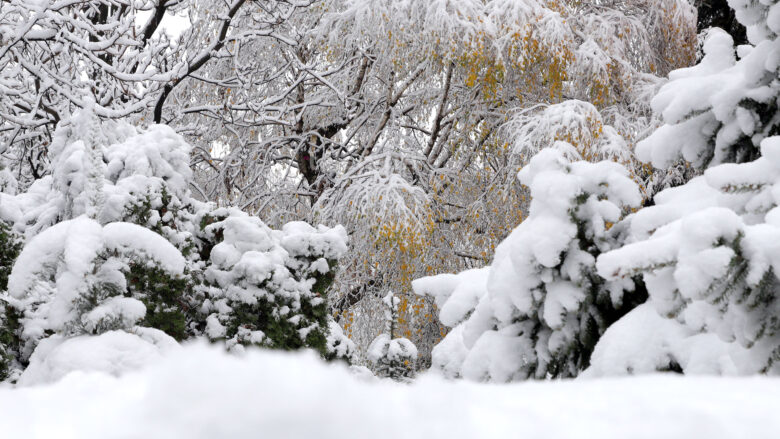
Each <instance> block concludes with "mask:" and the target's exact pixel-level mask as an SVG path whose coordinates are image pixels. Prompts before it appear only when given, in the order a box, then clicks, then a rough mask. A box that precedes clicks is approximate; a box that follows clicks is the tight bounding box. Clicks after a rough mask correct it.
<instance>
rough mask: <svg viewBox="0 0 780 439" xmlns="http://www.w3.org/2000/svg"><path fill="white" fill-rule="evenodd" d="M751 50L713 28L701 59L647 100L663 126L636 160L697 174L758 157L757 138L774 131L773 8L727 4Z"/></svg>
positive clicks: (778, 20)
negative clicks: (680, 163)
mask: <svg viewBox="0 0 780 439" xmlns="http://www.w3.org/2000/svg"><path fill="white" fill-rule="evenodd" d="M729 4H730V6H731V7H732V8H734V9H735V11H736V17H737V19H738V20H739V21H740V22H741V23H742V24H743V25H745V26H746V27H747V30H748V32H747V34H748V39H749V40H750V42H751V44H752V45H753V46H748V45H745V46H739V47H737V48H736V50H735V48H734V41H733V39H732V37H731V36H730V35H729V34H728V33H726V32H725V31H723V30H721V29H718V28H715V29H713V30H711V31H710V32H709V35H708V36H707V38H706V41H705V43H704V47H703V50H704V58H703V59H702V61H701V62H700V63H699V64H697V65H695V66H693V67H690V68H686V69H680V70H675V71H673V72H672V73H670V74H669V79H670V81H669V82H668V83H667V84H666V85H665V86H664V87H663V88H661V90H660V92H659V93H658V94H657V95H656V97H655V98H654V99H653V101H652V107H653V111H655V112H656V113H657V114H660V115H661V116H662V118H663V121H664V125H663V126H661V127H660V128H659V129H658V130H657V131H655V132H654V133H653V134H652V135H651V136H650V137H648V138H647V139H645V140H644V141H642V142H640V143H639V145H638V147H637V155H638V157H639V159H640V160H642V161H644V162H647V163H652V164H653V165H654V166H656V167H658V168H662V169H666V168H668V167H669V166H670V165H672V164H673V162H675V161H677V160H678V159H679V158H683V159H685V160H686V161H688V162H690V163H691V164H692V165H693V166H694V167H696V168H698V169H704V168H706V167H707V166H710V165H718V164H721V163H742V162H748V161H751V160H755V159H756V158H757V157H758V156H759V145H760V143H761V141H762V140H763V139H765V138H766V137H768V136H771V135H775V134H777V133H778V131H779V130H780V120H778V118H777V112H778V97H780V81H778V79H777V78H778V74H779V73H780V41H779V40H778V32H780V4H778V3H777V2H776V1H769V0H762V1H753V0H730V1H729Z"/></svg>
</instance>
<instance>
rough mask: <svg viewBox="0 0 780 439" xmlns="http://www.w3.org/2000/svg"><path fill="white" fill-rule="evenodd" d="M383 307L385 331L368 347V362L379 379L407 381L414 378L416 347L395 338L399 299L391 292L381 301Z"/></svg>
mask: <svg viewBox="0 0 780 439" xmlns="http://www.w3.org/2000/svg"><path fill="white" fill-rule="evenodd" d="M382 303H383V304H384V305H385V331H386V332H383V333H382V334H379V335H378V336H377V337H376V338H375V339H374V341H373V342H371V345H370V346H369V347H368V361H369V362H370V363H371V366H372V367H373V369H374V373H376V375H377V376H380V377H386V378H392V379H394V380H398V381H405V380H409V379H411V378H412V377H413V376H414V366H415V363H416V361H417V347H416V346H415V345H414V343H412V342H411V341H409V339H407V338H404V337H396V334H397V329H396V321H397V319H398V304H399V303H401V299H400V298H399V297H397V296H396V295H395V294H393V292H392V291H391V292H389V293H387V295H386V296H385V297H384V298H383V299H382Z"/></svg>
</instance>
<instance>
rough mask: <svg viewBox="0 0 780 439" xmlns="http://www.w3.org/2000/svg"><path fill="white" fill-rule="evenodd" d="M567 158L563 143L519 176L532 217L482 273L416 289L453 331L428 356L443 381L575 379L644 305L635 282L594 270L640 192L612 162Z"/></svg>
mask: <svg viewBox="0 0 780 439" xmlns="http://www.w3.org/2000/svg"><path fill="white" fill-rule="evenodd" d="M571 150H572V147H571V145H568V144H565V143H562V142H559V143H557V144H555V148H547V149H544V150H542V151H541V152H539V153H538V154H537V155H536V156H535V157H534V158H533V159H531V162H530V163H529V164H528V166H526V167H524V168H523V169H522V170H521V171H520V174H519V177H520V181H521V182H522V183H523V184H525V185H527V186H528V187H529V188H530V190H531V196H532V201H531V207H530V212H529V215H528V217H527V218H526V219H525V221H523V222H522V223H521V224H520V226H518V227H517V228H516V229H515V230H514V231H513V232H512V234H510V235H509V237H507V238H506V240H504V241H503V242H502V243H501V245H499V247H498V248H497V249H496V254H495V256H494V258H493V262H492V263H491V265H490V267H489V268H488V269H483V270H472V271H467V272H464V273H461V274H460V275H456V276H454V277H453V276H452V275H444V276H435V277H432V278H423V279H420V280H417V281H415V283H414V288H415V291H416V292H417V293H418V294H429V295H432V296H434V297H435V298H436V301H437V304H438V305H439V307H440V309H441V314H440V317H441V318H442V321H443V322H444V323H445V324H448V325H450V326H453V327H454V328H455V329H454V330H453V331H452V332H451V333H450V334H449V335H448V336H447V338H452V339H451V340H447V339H445V341H443V342H442V344H443V345H444V348H443V349H440V350H437V351H434V359H433V361H434V363H435V364H438V365H439V366H440V367H443V368H444V369H445V372H447V373H448V374H449V375H454V376H464V377H466V378H468V379H472V380H492V381H509V380H518V379H526V378H538V379H544V378H548V377H573V376H576V375H577V374H578V373H579V372H580V371H582V370H584V369H585V368H586V367H587V366H588V365H589V361H590V355H591V352H592V351H593V348H594V346H595V344H596V342H597V341H598V339H599V337H600V336H601V334H603V333H604V331H605V330H606V328H607V327H608V326H609V325H610V324H611V323H612V322H614V321H616V320H617V319H618V318H619V317H621V316H622V315H623V314H625V313H626V312H627V311H629V310H630V309H632V308H633V307H635V306H636V305H637V304H639V303H642V302H643V301H644V300H645V299H646V295H645V294H644V290H643V288H642V286H641V284H640V285H636V284H634V282H633V281H632V280H631V279H627V280H623V279H618V280H617V281H615V282H607V281H605V280H604V279H603V278H602V277H601V276H599V275H598V274H597V273H596V267H595V262H596V258H597V257H598V256H599V255H600V254H601V253H602V252H605V251H608V250H610V249H612V248H614V247H615V246H616V245H617V243H618V239H617V238H618V235H619V233H620V232H621V230H622V225H620V224H618V225H614V226H613V225H612V224H614V223H617V222H618V221H620V220H621V217H622V216H623V215H624V214H625V213H626V212H627V209H628V208H630V207H635V206H637V205H638V204H639V202H640V200H641V198H640V195H639V191H638V189H637V186H636V184H635V183H634V182H633V181H631V179H630V178H629V177H628V175H627V171H626V170H625V168H623V167H622V166H621V165H619V164H617V163H614V162H610V161H604V162H599V163H588V162H582V161H579V162H573V163H570V162H569V161H568V160H567V159H565V158H564V153H568V152H570V151H571ZM610 226H611V227H610ZM626 291H628V292H626Z"/></svg>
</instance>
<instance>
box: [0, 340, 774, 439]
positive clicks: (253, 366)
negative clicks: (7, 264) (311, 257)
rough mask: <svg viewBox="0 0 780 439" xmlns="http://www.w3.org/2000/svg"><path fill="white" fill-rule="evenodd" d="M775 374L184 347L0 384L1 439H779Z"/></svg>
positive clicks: (201, 346)
mask: <svg viewBox="0 0 780 439" xmlns="http://www.w3.org/2000/svg"><path fill="white" fill-rule="evenodd" d="M778 412H780V379H777V378H715V377H707V378H705V377H688V378H682V377H680V376H671V375H649V376H641V377H633V378H620V379H598V380H597V379H593V380H578V381H557V382H526V383H521V384H512V385H487V384H476V383H469V382H451V381H443V380H442V379H441V378H438V377H433V376H424V377H422V378H420V379H419V380H417V381H416V382H415V383H414V384H412V385H401V384H395V383H392V382H387V381H373V382H366V381H365V380H360V379H357V378H355V377H354V376H352V375H351V374H350V373H349V372H348V370H347V369H346V368H343V367H334V366H328V365H324V364H322V363H321V362H320V361H319V360H318V359H316V358H315V357H314V355H313V354H284V353H275V352H257V351H250V352H248V353H247V354H246V355H244V356H242V357H236V356H228V355H225V354H222V353H220V352H218V351H216V350H215V348H212V347H206V346H203V345H190V346H186V347H184V348H183V349H177V350H175V351H171V352H170V353H169V355H168V356H166V357H165V358H164V359H163V360H161V361H160V362H159V363H155V364H154V365H152V366H149V367H148V368H146V369H144V370H143V371H140V372H135V373H130V374H126V375H123V376H121V377H119V378H117V377H114V376H111V375H108V374H100V373H94V372H92V373H82V372H76V373H72V374H70V375H67V376H66V377H65V378H63V379H62V380H61V381H59V382H57V383H55V384H52V385H47V386H38V387H36V386H33V387H19V388H15V389H10V388H2V389H0V425H2V435H3V437H7V438H47V439H48V438H55V437H56V438H58V439H66V438H79V439H90V438H96V439H97V438H99V439H109V438H139V437H143V438H171V437H186V438H188V439H196V438H204V439H205V438H209V439H211V438H231V439H240V438H258V437H301V438H345V437H355V438H367V437H371V438H400V437H404V438H409V437H415V438H416V437H420V438H422V437H446V438H460V437H463V438H478V437H479V438H496V437H512V438H516V437H523V438H564V437H577V438H588V437H593V438H599V439H606V438H621V439H623V438H629V437H630V438H653V439H656V438H665V439H669V438H707V439H716V438H751V439H759V438H776V437H777V436H776V435H777V432H778V431H780V417H778V416H777V413H778Z"/></svg>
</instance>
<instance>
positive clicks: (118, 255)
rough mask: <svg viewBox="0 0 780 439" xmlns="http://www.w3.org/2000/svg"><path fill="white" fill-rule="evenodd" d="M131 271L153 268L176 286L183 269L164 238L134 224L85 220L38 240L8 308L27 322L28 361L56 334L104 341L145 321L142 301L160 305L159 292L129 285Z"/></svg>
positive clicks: (23, 258) (30, 246) (23, 260)
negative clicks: (105, 334) (99, 336)
mask: <svg viewBox="0 0 780 439" xmlns="http://www.w3.org/2000/svg"><path fill="white" fill-rule="evenodd" d="M132 266H142V267H155V269H157V270H160V271H161V273H163V274H164V275H165V276H166V277H167V278H168V279H171V280H175V279H176V278H180V277H181V276H183V275H184V266H185V261H184V258H183V257H182V255H181V253H180V252H179V251H178V250H177V249H176V248H175V247H174V246H173V245H171V243H169V242H168V241H167V240H165V238H163V237H162V236H160V235H158V234H156V233H154V232H152V231H151V230H148V229H145V228H143V227H141V226H138V225H135V224H130V223H121V222H119V223H110V224H107V225H105V226H102V225H100V224H99V223H98V222H96V221H94V220H91V219H89V218H87V217H85V216H81V217H77V218H75V219H72V220H68V221H63V222H61V223H58V224H56V225H54V226H52V227H49V228H48V229H46V230H45V231H43V232H42V233H40V234H38V235H36V236H35V237H33V238H32V239H31V240H30V241H29V242H28V243H27V244H26V245H25V246H24V248H23V249H22V252H21V254H20V255H19V258H18V259H17V262H16V264H15V265H14V268H13V271H12V272H11V276H10V279H9V283H8V294H9V296H10V297H9V301H10V303H11V304H12V305H13V306H14V308H16V309H17V310H19V311H20V314H21V317H20V323H21V339H22V342H23V347H22V352H21V354H22V360H23V361H24V360H26V359H27V358H29V356H30V355H31V354H32V352H33V350H34V349H35V347H36V346H37V344H38V342H39V341H40V340H41V339H43V338H45V337H47V336H49V335H51V334H62V335H65V336H75V335H81V334H101V333H103V332H106V331H111V330H118V329H125V330H126V329H129V328H132V327H134V326H135V325H136V324H138V323H139V322H141V321H143V320H144V318H145V317H146V314H147V309H148V308H147V306H146V304H145V303H144V301H146V302H147V303H150V302H154V301H156V300H158V299H157V298H156V297H151V296H155V291H154V286H152V288H146V289H137V288H133V287H132V286H131V285H129V283H128V276H127V274H128V273H129V272H130V271H131V270H132V268H131V267H132ZM150 308H152V307H150ZM152 309H154V308H152Z"/></svg>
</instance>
